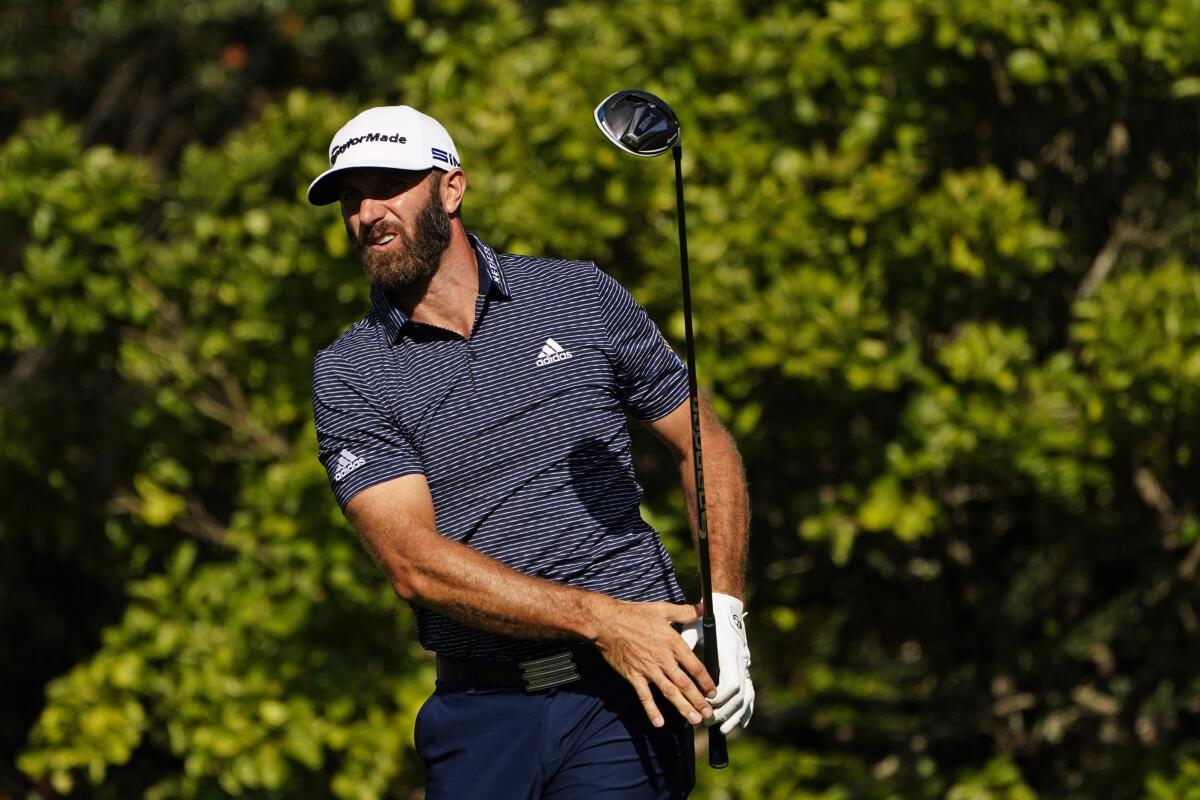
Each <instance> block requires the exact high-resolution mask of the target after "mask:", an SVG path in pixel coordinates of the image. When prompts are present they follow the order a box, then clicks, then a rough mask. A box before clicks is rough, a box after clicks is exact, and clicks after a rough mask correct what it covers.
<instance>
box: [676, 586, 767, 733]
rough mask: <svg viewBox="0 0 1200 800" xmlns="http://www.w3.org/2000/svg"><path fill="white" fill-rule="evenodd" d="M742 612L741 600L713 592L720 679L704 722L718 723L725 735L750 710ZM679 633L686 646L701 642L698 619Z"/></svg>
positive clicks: (746, 717)
mask: <svg viewBox="0 0 1200 800" xmlns="http://www.w3.org/2000/svg"><path fill="white" fill-rule="evenodd" d="M744 616H745V613H744V612H743V611H742V601H741V600H738V599H737V598H736V597H732V596H730V595H727V594H720V593H718V592H713V617H714V618H715V619H716V622H717V655H718V657H719V658H720V664H721V681H720V685H719V686H717V694H716V696H715V697H713V698H712V705H713V712H714V713H713V719H712V721H710V722H708V723H707V724H709V725H720V726H721V733H724V734H726V735H728V734H729V732H730V731H732V730H733V729H734V728H735V727H737V726H738V725H741V726H742V727H743V728H744V727H746V726H747V725H749V724H750V717H751V715H752V714H753V713H754V683H753V682H752V681H751V680H750V645H749V643H748V642H747V640H746V623H745V620H743V617H744ZM682 637H683V639H684V641H686V642H687V645H688V646H689V647H695V646H696V645H697V644H703V643H704V631H703V629H702V628H701V626H700V622H699V621H697V622H695V623H691V624H689V625H688V626H687V627H685V628H684V630H683V633H682Z"/></svg>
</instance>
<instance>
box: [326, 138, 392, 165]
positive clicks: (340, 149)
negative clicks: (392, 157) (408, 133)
mask: <svg viewBox="0 0 1200 800" xmlns="http://www.w3.org/2000/svg"><path fill="white" fill-rule="evenodd" d="M363 142H391V143H393V144H407V143H408V139H407V138H405V137H404V136H401V135H400V134H398V133H393V134H392V135H391V136H388V135H387V134H386V133H364V134H363V135H362V136H355V137H354V138H352V139H347V140H346V141H344V142H342V143H341V144H339V145H338V146H337V147H335V148H333V152H332V153H330V154H329V166H331V167H332V166H333V165H334V164H336V163H337V160H338V157H339V156H340V155H341V154H342V153H344V152H346V151H347V150H349V149H350V148H351V147H354V145H356V144H362V143H363Z"/></svg>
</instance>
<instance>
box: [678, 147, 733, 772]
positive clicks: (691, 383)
mask: <svg viewBox="0 0 1200 800" xmlns="http://www.w3.org/2000/svg"><path fill="white" fill-rule="evenodd" d="M671 152H672V154H673V155H674V156H675V209H676V213H675V217H676V219H677V220H678V222H679V270H680V274H681V275H682V277H683V330H684V347H685V350H686V357H687V370H688V403H689V405H690V407H691V412H692V464H693V465H694V466H695V470H696V523H697V524H696V527H697V531H696V538H697V547H696V550H697V555H698V557H699V561H700V590H701V592H702V593H703V596H704V618H703V620H702V621H701V627H702V628H703V630H704V667H705V669H707V670H708V674H709V676H710V677H711V678H712V679H713V681H714V682H719V681H720V680H721V662H720V659H719V658H718V653H717V623H716V618H715V617H714V616H713V598H712V571H711V570H712V567H711V564H710V561H709V555H708V506H707V504H706V503H705V500H704V456H703V448H702V447H701V446H700V390H699V388H698V383H697V381H696V344H695V339H694V338H693V335H692V281H691V276H690V275H689V272H688V251H687V221H686V218H685V214H684V204H683V163H682V159H683V145H679V144H677V145H675V146H674V147H673V148H672V149H671ZM728 764H729V750H728V747H727V746H726V743H725V734H723V733H721V731H719V730H718V729H717V728H716V726H713V727H711V728H709V729H708V765H709V766H710V767H713V768H714V769H721V768H723V767H725V766H728Z"/></svg>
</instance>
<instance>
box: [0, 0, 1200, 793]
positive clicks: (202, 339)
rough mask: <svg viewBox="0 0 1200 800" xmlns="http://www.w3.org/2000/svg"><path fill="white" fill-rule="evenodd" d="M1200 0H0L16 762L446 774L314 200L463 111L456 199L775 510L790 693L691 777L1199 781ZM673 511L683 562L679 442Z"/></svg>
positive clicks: (10, 668) (160, 787)
mask: <svg viewBox="0 0 1200 800" xmlns="http://www.w3.org/2000/svg"><path fill="white" fill-rule="evenodd" d="M1198 20H1200V3H1198V2H1197V0H1159V1H1158V2H1150V1H1149V0H1124V1H1118V0H1093V2H1088V3H1082V2H1069V1H1067V0H1062V1H1061V2H1051V1H1050V0H1024V1H1023V2H1017V1H1016V0H990V1H989V2H982V0H980V2H971V1H970V0H954V1H953V2H948V1H947V0H837V1H835V0H830V1H829V2H825V3H815V2H799V0H794V1H793V2H765V1H764V2H751V1H750V0H746V2H743V3H740V4H739V3H736V2H733V1H732V0H695V2H690V3H682V2H677V1H671V2H648V1H647V2H643V1H642V0H637V2H626V3H620V4H615V5H608V4H600V3H590V2H583V1H582V0H575V1H574V2H565V3H555V2H540V1H538V0H525V1H524V2H521V1H519V0H448V1H447V2H417V1H416V0H391V1H390V2H388V3H369V2H366V1H365V0H301V1H300V2H295V3H290V4H287V3H282V2H275V0H260V2H230V1H229V0H194V1H193V2H186V3H184V2H159V1H158V0H152V2H140V1H135V0H95V1H94V2H86V3H85V2H82V0H63V1H62V2H58V3H54V4H34V3H14V4H7V5H5V6H4V7H3V8H2V9H0V87H2V89H3V91H0V137H2V139H3V144H2V145H0V242H3V261H2V262H0V493H2V498H0V625H2V631H3V638H2V641H3V642H4V650H3V651H0V652H3V655H4V657H3V658H0V692H3V696H2V697H0V701H2V702H0V708H2V709H3V711H2V712H0V754H2V755H3V759H0V761H2V762H3V763H2V764H0V797H25V796H29V794H30V793H32V795H33V796H37V797H56V796H60V795H74V796H89V797H99V798H129V797H144V798H149V799H151V800H153V799H154V798H175V797H181V798H215V797H224V796H230V795H241V796H249V797H274V798H308V797H311V798H321V797H336V798H345V799H346V800H350V799H351V798H353V799H355V800H359V799H361V800H373V799H374V798H406V797H412V796H419V787H420V785H421V774H420V768H419V763H418V761H417V759H416V758H415V756H414V754H413V753H412V750H411V747H412V743H411V729H412V722H413V717H414V715H415V712H416V710H417V708H418V707H419V705H420V703H421V702H422V701H423V699H424V697H425V695H426V694H427V692H428V690H429V688H430V686H431V684H432V676H431V670H430V662H429V659H428V657H427V655H426V654H424V653H423V652H422V651H421V650H420V648H419V646H418V645H417V644H416V643H415V635H414V630H413V625H412V621H411V617H410V614H409V613H408V611H407V610H405V609H404V608H403V607H402V604H400V603H399V602H398V601H397V600H396V598H395V597H394V596H393V595H392V593H391V590H390V588H389V586H388V584H387V582H386V580H384V579H383V578H382V576H381V575H380V574H379V573H377V572H376V571H375V568H374V567H373V566H372V565H371V564H370V562H369V560H368V559H367V558H366V557H365V556H364V555H363V554H362V553H361V552H360V550H359V547H358V545H357V543H356V541H355V539H354V537H353V535H352V533H351V532H350V531H349V529H348V527H347V526H346V524H345V522H344V521H343V520H342V518H341V516H340V513H339V512H338V510H337V507H336V505H335V504H334V502H333V500H332V496H331V494H330V492H329V490H328V488H327V486H326V483H325V477H324V474H323V472H322V470H321V468H320V466H319V465H318V463H317V462H316V459H315V457H314V453H315V441H314V434H313V430H312V422H311V410H310V406H309V389H310V370H311V358H312V355H313V353H314V351H315V350H316V349H317V348H318V347H320V346H322V345H324V344H325V343H326V342H328V341H330V340H331V339H332V338H334V337H335V336H336V335H337V334H338V333H339V332H340V331H341V330H342V329H343V328H344V327H345V326H346V325H348V324H349V323H350V322H352V321H353V320H355V319H356V318H357V317H358V316H359V315H361V313H362V311H363V309H364V308H365V305H366V302H367V299H366V288H367V287H366V285H365V281H364V279H363V278H362V276H361V273H360V271H359V270H358V268H357V267H356V266H355V264H354V263H352V262H353V256H352V254H351V253H349V252H348V245H347V243H346V241H345V235H344V233H343V231H342V227H341V223H340V221H339V220H338V219H337V217H336V214H334V213H333V212H332V211H330V210H329V209H313V208H310V207H308V206H307V205H306V204H305V203H304V202H303V191H304V188H305V186H306V185H307V182H308V180H309V179H310V178H311V177H312V176H314V175H316V174H317V173H318V172H319V171H320V170H321V168H322V166H323V164H324V153H325V148H326V146H327V143H328V140H329V137H330V135H331V134H332V132H333V131H334V130H336V128H337V127H338V126H339V125H340V124H341V123H342V122H343V121H344V120H345V119H347V118H348V117H349V116H350V115H351V114H353V113H354V112H355V111H357V110H359V109H360V108H362V107H365V106H367V105H371V104H378V103H395V102H406V103H409V104H412V105H415V106H417V107H419V108H422V109H423V110H426V111H428V112H429V113H432V114H433V115H435V116H437V117H439V118H440V119H442V120H444V121H445V122H446V124H447V125H448V127H449V128H450V129H451V131H452V132H453V134H454V136H455V140H456V143H457V145H458V147H459V150H460V153H461V155H462V158H463V162H464V164H465V165H466V169H467V172H468V174H469V176H470V180H471V186H470V192H469V196H468V200H467V206H466V211H465V213H466V218H467V221H468V223H469V227H471V228H473V229H474V230H475V231H477V232H479V233H480V234H481V235H482V236H484V237H485V238H486V239H487V240H489V241H490V242H491V243H493V244H494V245H497V246H498V247H500V248H502V249H508V250H510V251H515V252H530V253H539V254H552V255H556V256H563V257H581V258H594V259H596V260H598V261H599V262H600V263H601V264H602V265H603V266H605V267H606V268H607V269H609V270H610V271H611V272H613V273H614V274H615V275H617V276H618V277H619V278H620V279H621V280H622V281H623V282H624V283H625V284H626V285H627V286H629V287H631V289H633V290H634V292H635V294H636V295H637V296H638V297H639V299H640V300H642V302H643V303H644V304H645V305H647V307H648V308H649V309H650V310H651V312H652V313H653V314H654V316H655V318H656V319H658V320H659V321H660V323H661V324H662V326H663V327H664V329H665V330H666V332H667V333H668V335H669V336H671V337H674V338H676V339H679V338H681V336H682V320H681V316H680V311H679V304H678V288H677V281H678V276H677V260H676V259H677V250H676V244H675V228H674V225H675V221H674V198H673V187H672V184H671V167H670V164H669V161H667V160H665V159H660V160H658V161H651V162H640V161H637V162H635V161H634V160H632V159H629V158H627V157H625V156H623V155H622V154H620V153H619V152H618V151H616V150H615V149H614V148H612V147H610V146H608V145H607V144H606V143H605V142H604V141H603V139H602V138H601V137H600V135H599V133H598V132H597V131H596V130H595V129H594V127H593V124H592V122H591V119H590V113H591V109H592V108H593V106H594V105H595V103H596V102H597V101H598V100H599V99H600V98H602V97H604V96H606V95H607V94H608V93H610V92H611V91H614V90H616V89H618V88H623V87H629V86H636V87H643V88H646V89H649V90H650V91H653V92H655V93H658V94H661V95H662V96H663V97H665V98H667V99H668V100H669V101H670V102H671V103H672V105H673V106H674V107H675V108H676V109H677V110H678V111H679V113H680V115H681V117H682V120H683V125H684V139H685V143H686V147H685V159H684V168H685V176H686V180H687V192H688V203H689V208H688V220H689V225H690V231H689V233H690V236H689V245H690V253H691V258H692V264H693V272H694V276H695V278H694V280H695V286H694V291H695V294H696V313H697V323H698V336H699V356H700V367H699V368H700V379H701V383H702V385H703V387H704V388H705V390H706V391H707V392H708V393H709V394H710V396H711V397H712V399H713V401H714V404H715V406H716V408H717V409H718V411H719V413H720V414H721V416H722V417H723V419H724V420H725V421H726V423H727V424H728V425H729V426H730V427H731V429H732V430H733V431H734V433H735V434H736V436H737V437H738V439H739V441H740V443H741V446H742V449H743V453H744V456H745V459H746V463H747V468H748V472H749V477H750V481H751V484H752V491H753V500H754V526H753V530H754V533H753V543H752V557H751V564H750V586H749V607H750V608H751V609H752V613H751V616H750V619H749V622H750V628H751V630H750V637H751V642H752V645H753V646H754V654H755V656H754V657H755V676H756V679H757V684H758V685H759V687H760V689H759V695H760V705H759V709H758V711H757V713H756V716H755V720H754V723H753V724H752V725H751V727H750V728H749V730H748V731H747V732H746V733H745V734H744V735H742V736H740V737H739V738H737V739H736V740H735V741H734V743H733V745H732V753H733V758H734V766H733V767H732V768H731V769H729V770H726V771H724V772H721V773H714V772H710V771H709V770H707V769H704V768H702V769H701V774H700V786H699V787H698V790H697V792H696V796H698V797H702V798H813V799H816V798H820V800H850V799H851V798H854V799H858V798H862V799H863V800H877V799H878V800H883V799H884V798H947V800H1001V799H1002V798H1003V799H1004V800H1027V799H1028V798H1035V797H1045V798H1055V797H1080V798H1146V800H1182V799H1183V798H1194V797H1197V796H1198V795H1197V793H1198V792H1200V788H1198V787H1200V747H1198V746H1197V744H1196V742H1197V741H1200V669H1198V668H1197V664H1198V663H1200V659H1198V656H1200V647H1198V645H1197V641H1198V639H1197V636H1198V633H1200V620H1198V618H1197V613H1198V610H1200V603H1198V601H1200V592H1198V591H1197V585H1196V573H1197V568H1198V565H1200V513H1198V509H1197V500H1196V497H1197V494H1198V491H1197V490H1200V466H1198V461H1200V453H1198V452H1197V448H1198V447H1200V271H1198V269H1197V267H1198V266H1200V264H1198V262H1197V253H1198V252H1200V163H1198V159H1197V142H1198V141H1200V138H1198V137H1200V105H1198V103H1200V25H1198V24H1197V22H1198ZM639 444H640V461H639V464H640V470H641V474H642V476H643V478H644V481H645V483H646V484H647V486H648V489H649V492H648V495H647V502H646V509H645V512H646V514H647V516H648V517H649V518H650V519H652V521H654V522H655V523H656V524H657V525H658V526H660V528H661V529H662V530H663V531H664V533H665V535H666V537H667V539H668V541H669V542H670V543H671V547H672V550H673V552H674V553H675V554H676V557H677V561H678V564H679V567H680V569H681V571H683V572H684V573H686V574H689V575H690V574H691V573H692V572H693V571H694V559H693V558H692V556H691V554H690V553H689V552H688V547H687V545H686V531H685V528H684V526H683V515H682V504H681V499H680V497H679V494H678V490H677V489H676V488H675V487H674V486H673V485H672V480H671V478H672V474H671V473H672V470H671V469H670V468H669V466H668V465H667V464H666V463H665V461H664V460H663V454H661V453H660V452H659V451H658V450H656V449H655V448H654V447H653V446H652V445H651V444H650V443H649V442H648V441H646V440H641V441H640V442H639Z"/></svg>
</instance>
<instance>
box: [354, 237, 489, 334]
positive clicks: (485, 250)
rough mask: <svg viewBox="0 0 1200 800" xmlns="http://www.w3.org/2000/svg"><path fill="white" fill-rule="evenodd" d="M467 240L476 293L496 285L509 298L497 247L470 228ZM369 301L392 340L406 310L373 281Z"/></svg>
mask: <svg viewBox="0 0 1200 800" xmlns="http://www.w3.org/2000/svg"><path fill="white" fill-rule="evenodd" d="M467 240H468V241H470V242H471V247H472V248H473V249H474V250H475V263H476V265H477V266H478V268H479V293H480V294H482V295H487V294H488V293H489V292H491V291H492V290H493V289H495V290H496V291H497V292H499V293H500V294H501V295H503V296H504V297H506V298H511V297H512V294H511V293H510V292H509V289H508V282H507V281H506V280H505V279H504V272H503V271H502V270H501V269H500V258H499V257H498V256H497V255H496V251H495V250H493V249H492V248H491V247H489V246H488V245H487V244H486V243H485V242H484V241H483V240H482V239H480V238H479V237H478V236H476V235H475V234H474V233H471V232H470V231H468V232H467ZM371 305H372V306H373V307H374V308H375V312H376V313H377V314H379V317H380V319H382V320H383V327H384V330H386V331H387V335H388V345H389V346H390V345H392V344H395V342H396V340H397V339H399V338H400V334H401V333H402V332H403V331H404V326H405V325H407V324H408V322H409V318H408V314H407V313H405V311H404V309H402V308H400V306H398V305H396V304H395V303H394V302H392V298H391V297H389V296H388V293H387V292H385V291H384V290H383V289H382V288H381V287H380V286H379V284H376V283H372V284H371Z"/></svg>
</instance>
